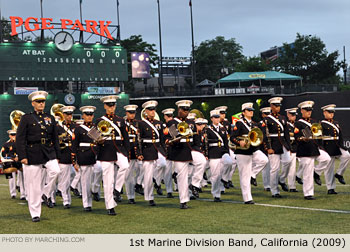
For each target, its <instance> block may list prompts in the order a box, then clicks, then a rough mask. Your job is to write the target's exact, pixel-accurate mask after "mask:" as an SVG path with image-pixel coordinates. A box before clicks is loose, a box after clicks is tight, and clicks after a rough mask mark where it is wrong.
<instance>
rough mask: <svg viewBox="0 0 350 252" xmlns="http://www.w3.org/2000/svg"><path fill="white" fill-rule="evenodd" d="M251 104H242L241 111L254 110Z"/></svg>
mask: <svg viewBox="0 0 350 252" xmlns="http://www.w3.org/2000/svg"><path fill="white" fill-rule="evenodd" d="M253 105H254V104H253V103H252V102H246V103H243V104H242V111H244V110H250V111H254V110H255V109H254V108H253Z"/></svg>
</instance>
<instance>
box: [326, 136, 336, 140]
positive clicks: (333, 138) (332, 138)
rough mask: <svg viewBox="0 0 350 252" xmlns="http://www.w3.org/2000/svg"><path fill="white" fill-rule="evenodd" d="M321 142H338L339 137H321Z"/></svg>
mask: <svg viewBox="0 0 350 252" xmlns="http://www.w3.org/2000/svg"><path fill="white" fill-rule="evenodd" d="M322 139H323V140H339V137H331V136H324V137H322Z"/></svg>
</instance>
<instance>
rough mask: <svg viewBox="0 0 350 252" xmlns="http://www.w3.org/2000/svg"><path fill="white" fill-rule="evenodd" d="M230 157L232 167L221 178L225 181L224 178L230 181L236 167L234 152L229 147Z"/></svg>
mask: <svg viewBox="0 0 350 252" xmlns="http://www.w3.org/2000/svg"><path fill="white" fill-rule="evenodd" d="M230 157H231V159H232V167H231V169H230V172H229V175H228V177H224V178H223V179H224V180H225V181H227V180H226V178H228V180H229V181H232V176H233V174H234V173H235V171H236V168H237V159H236V154H235V153H234V152H233V151H232V150H231V149H230Z"/></svg>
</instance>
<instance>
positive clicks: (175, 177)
mask: <svg viewBox="0 0 350 252" xmlns="http://www.w3.org/2000/svg"><path fill="white" fill-rule="evenodd" d="M171 177H172V178H173V180H174V183H175V184H177V173H176V172H174V173H173V175H172V176H171Z"/></svg>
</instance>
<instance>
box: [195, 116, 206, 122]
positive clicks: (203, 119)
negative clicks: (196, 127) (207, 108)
mask: <svg viewBox="0 0 350 252" xmlns="http://www.w3.org/2000/svg"><path fill="white" fill-rule="evenodd" d="M194 122H195V123H196V124H198V123H205V124H208V120H207V119H205V118H201V117H200V118H197V119H196V120H195V121H194Z"/></svg>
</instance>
